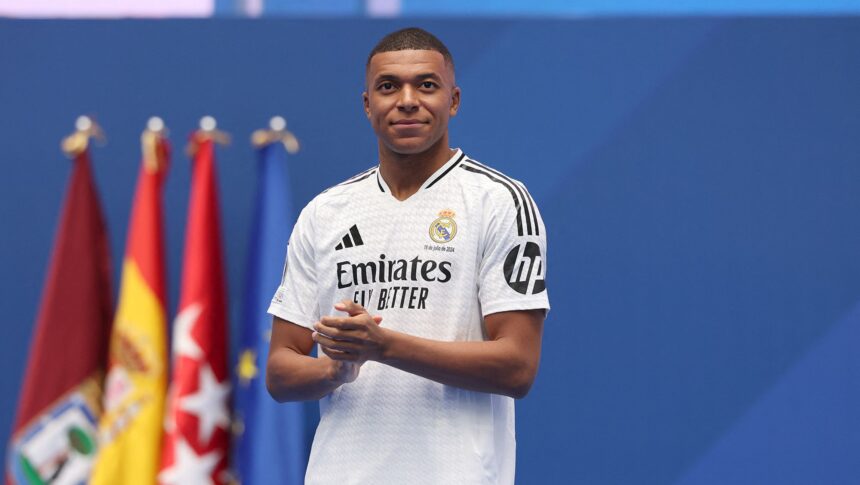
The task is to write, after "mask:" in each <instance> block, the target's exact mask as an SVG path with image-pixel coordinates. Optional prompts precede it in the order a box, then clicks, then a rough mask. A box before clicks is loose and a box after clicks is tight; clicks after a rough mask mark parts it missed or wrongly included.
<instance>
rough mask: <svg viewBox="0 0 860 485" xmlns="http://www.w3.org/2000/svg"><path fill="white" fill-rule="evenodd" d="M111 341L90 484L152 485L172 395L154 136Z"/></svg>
mask: <svg viewBox="0 0 860 485" xmlns="http://www.w3.org/2000/svg"><path fill="white" fill-rule="evenodd" d="M141 143H142V145H143V161H142V163H141V167H140V174H139V175H138V179H137V190H136V191H135V196H134V201H133V203H132V210H131V220H130V221H129V228H128V236H127V237H128V239H127V242H126V251H125V258H124V260H123V264H122V279H121V281H120V290H119V306H118V308H117V313H116V319H115V321H114V326H113V332H112V333H111V339H110V356H109V360H108V373H107V378H106V381H105V394H104V414H103V415H102V418H101V421H100V423H99V438H100V440H99V441H100V448H101V449H100V450H99V454H98V458H97V460H96V465H95V467H94V469H93V476H92V479H91V480H90V483H91V484H93V485H98V484H106V485H107V484H117V483H122V484H126V485H134V484H141V485H143V484H152V483H153V482H155V477H156V474H157V473H158V466H159V462H160V459H161V431H162V418H163V415H164V400H165V394H166V392H167V329H166V318H167V316H166V311H165V308H166V301H165V276H164V228H163V225H164V224H163V222H164V216H163V209H162V201H161V192H162V184H163V182H164V178H165V175H166V173H167V168H168V145H167V141H166V140H165V139H164V138H163V137H162V136H161V134H160V133H159V132H154V131H150V130H147V131H145V132H144V133H143V136H142V137H141Z"/></svg>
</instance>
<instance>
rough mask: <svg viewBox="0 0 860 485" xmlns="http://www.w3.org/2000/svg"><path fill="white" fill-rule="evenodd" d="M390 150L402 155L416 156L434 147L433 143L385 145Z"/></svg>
mask: <svg viewBox="0 0 860 485" xmlns="http://www.w3.org/2000/svg"><path fill="white" fill-rule="evenodd" d="M385 145H386V146H387V147H388V149H389V150H391V151H392V152H394V153H399V154H401V155H415V154H418V153H424V152H426V151H427V150H429V149H430V147H432V146H433V144H432V143H427V142H426V141H425V142H418V141H416V142H415V143H408V142H406V143H402V142H401V143H386V144H385Z"/></svg>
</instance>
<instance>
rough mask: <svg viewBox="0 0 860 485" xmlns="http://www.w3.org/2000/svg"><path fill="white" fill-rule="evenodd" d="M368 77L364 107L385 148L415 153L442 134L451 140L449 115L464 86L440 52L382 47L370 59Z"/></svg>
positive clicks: (457, 105) (455, 112)
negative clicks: (382, 48) (386, 48)
mask: <svg viewBox="0 0 860 485" xmlns="http://www.w3.org/2000/svg"><path fill="white" fill-rule="evenodd" d="M366 81H367V91H365V92H364V93H363V94H362V96H363V98H364V111H365V113H366V114H367V118H368V119H369V120H370V125H371V126H372V127H373V131H375V132H376V136H378V137H379V141H380V143H381V144H382V145H383V146H384V147H385V148H387V149H388V150H391V151H393V152H395V153H399V154H404V155H411V154H417V153H423V152H425V151H427V150H429V149H430V148H431V147H432V146H433V145H434V144H436V143H438V142H439V141H440V140H442V141H444V142H445V143H447V134H448V120H449V119H450V118H451V117H452V116H454V115H456V114H457V109H458V108H459V107H460V88H458V87H456V86H455V85H454V70H453V68H452V67H451V66H450V65H448V63H446V62H445V58H444V57H443V56H442V54H440V53H439V52H436V51H431V50H403V51H393V52H381V53H379V54H376V55H374V56H373V57H372V58H371V59H370V65H369V66H368V68H367V80H366ZM445 148H447V146H446V147H445Z"/></svg>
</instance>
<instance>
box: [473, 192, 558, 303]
mask: <svg viewBox="0 0 860 485" xmlns="http://www.w3.org/2000/svg"><path fill="white" fill-rule="evenodd" d="M508 192H509V193H508V194H504V196H498V197H495V198H494V199H493V202H492V203H489V204H487V206H488V209H489V210H488V211H487V212H486V213H485V224H484V246H483V257H482V260H481V264H480V269H479V275H478V299H479V300H480V302H481V313H482V314H483V315H484V316H486V315H489V314H491V313H498V312H504V311H512V310H536V309H546V310H549V298H548V296H547V290H546V280H545V278H546V228H545V227H544V225H543V219H542V218H541V216H540V212H539V211H538V208H537V205H536V204H535V202H534V200H533V199H532V197H531V195H530V194H529V193H528V191H527V190H526V188H525V187H524V186H523V185H522V184H520V183H518V182H513V183H512V184H511V185H510V190H509V191H508Z"/></svg>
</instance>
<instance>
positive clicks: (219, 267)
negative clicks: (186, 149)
mask: <svg viewBox="0 0 860 485" xmlns="http://www.w3.org/2000/svg"><path fill="white" fill-rule="evenodd" d="M191 149H192V153H193V155H192V156H193V161H192V163H193V167H192V171H193V173H192V182H191V198H190V202H189V205H188V223H187V227H186V235H185V254H184V258H183V268H182V282H181V288H180V297H179V314H178V315H177V316H176V320H175V321H174V323H173V340H172V343H173V348H172V352H171V364H172V372H171V380H170V390H169V393H168V405H167V413H166V415H165V423H164V426H165V439H164V447H163V450H162V460H161V471H160V472H159V474H158V482H159V483H161V484H163V485H185V484H191V483H193V484H205V483H226V482H228V481H229V476H228V472H227V458H228V456H227V455H228V451H229V437H230V434H229V431H230V430H229V427H230V413H229V409H228V404H229V394H230V382H229V375H228V370H227V308H226V298H225V282H224V269H223V264H224V263H223V252H222V249H221V225H220V215H219V209H218V193H217V183H216V177H215V163H214V162H215V160H214V158H215V156H214V147H213V140H212V138H211V137H210V136H209V135H208V134H207V133H206V132H204V131H198V132H196V133H195V134H194V135H192V139H191Z"/></svg>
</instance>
